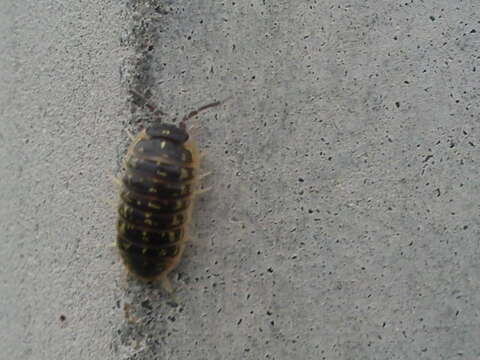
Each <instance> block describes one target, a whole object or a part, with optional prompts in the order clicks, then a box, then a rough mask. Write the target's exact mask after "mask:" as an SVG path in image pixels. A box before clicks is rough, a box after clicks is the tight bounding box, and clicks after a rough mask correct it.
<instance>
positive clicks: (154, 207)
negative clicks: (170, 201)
mask: <svg viewBox="0 0 480 360" xmlns="http://www.w3.org/2000/svg"><path fill="white" fill-rule="evenodd" d="M148 207H150V208H152V209H161V208H162V207H161V206H157V205H156V204H152V203H151V202H149V203H148Z"/></svg>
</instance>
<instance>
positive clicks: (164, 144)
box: [160, 141, 167, 149]
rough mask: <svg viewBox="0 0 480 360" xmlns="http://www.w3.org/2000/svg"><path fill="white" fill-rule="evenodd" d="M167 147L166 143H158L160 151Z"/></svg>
mask: <svg viewBox="0 0 480 360" xmlns="http://www.w3.org/2000/svg"><path fill="white" fill-rule="evenodd" d="M166 145H167V143H166V142H165V141H162V142H161V143H160V149H165V146H166Z"/></svg>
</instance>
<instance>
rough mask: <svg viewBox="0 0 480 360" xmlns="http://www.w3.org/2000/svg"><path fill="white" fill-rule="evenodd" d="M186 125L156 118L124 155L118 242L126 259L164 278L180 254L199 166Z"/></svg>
mask: <svg viewBox="0 0 480 360" xmlns="http://www.w3.org/2000/svg"><path fill="white" fill-rule="evenodd" d="M196 154H197V151H196V147H195V144H194V143H193V141H192V140H189V139H188V134H187V133H186V131H185V130H183V129H181V128H179V127H176V126H172V125H166V124H157V125H154V126H153V127H151V128H149V129H147V130H146V131H144V132H142V133H141V134H140V135H139V137H138V138H137V139H136V140H135V141H134V143H133V144H132V145H131V147H130V149H129V151H128V154H127V157H126V162H125V163H126V168H127V169H126V174H125V176H124V178H123V187H122V191H121V194H120V198H121V200H120V205H119V208H118V214H119V218H118V224H117V230H118V235H117V245H118V247H119V249H120V253H121V256H122V258H123V261H124V263H125V265H126V266H127V267H128V269H129V270H130V271H131V272H132V273H134V274H135V275H137V276H139V277H140V278H143V279H145V280H154V279H157V278H164V279H166V275H167V274H168V273H169V272H170V271H171V270H172V269H173V268H174V267H175V266H176V265H177V264H178V262H179V260H180V257H181V255H182V252H183V249H184V246H185V240H186V227H187V225H188V222H189V220H190V215H191V214H190V213H191V208H192V200H193V195H194V190H195V186H196V182H195V181H196V174H195V173H196V169H197V168H198V160H197V155H196Z"/></svg>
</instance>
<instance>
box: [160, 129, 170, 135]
mask: <svg viewBox="0 0 480 360" xmlns="http://www.w3.org/2000/svg"><path fill="white" fill-rule="evenodd" d="M162 134H163V135H170V130H162Z"/></svg>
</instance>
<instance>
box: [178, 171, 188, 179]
mask: <svg viewBox="0 0 480 360" xmlns="http://www.w3.org/2000/svg"><path fill="white" fill-rule="evenodd" d="M185 179H188V170H187V169H182V170H181V172H180V180H185Z"/></svg>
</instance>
